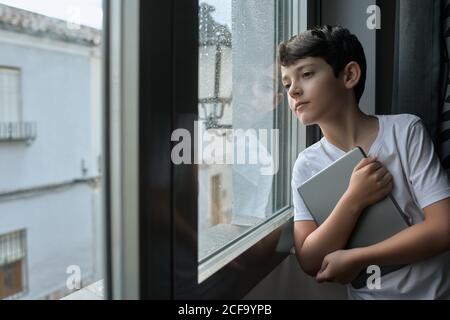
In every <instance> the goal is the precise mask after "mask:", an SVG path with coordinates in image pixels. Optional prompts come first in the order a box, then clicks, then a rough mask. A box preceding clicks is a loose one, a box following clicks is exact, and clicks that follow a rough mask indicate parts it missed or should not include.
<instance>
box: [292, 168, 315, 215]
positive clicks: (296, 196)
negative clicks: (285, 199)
mask: <svg viewBox="0 0 450 320" xmlns="http://www.w3.org/2000/svg"><path fill="white" fill-rule="evenodd" d="M303 176H304V174H302V170H301V160H300V159H297V161H296V162H295V165H294V169H293V170H292V181H291V187H292V199H293V203H294V221H303V220H314V218H313V216H312V215H311V213H310V212H309V210H308V208H307V207H306V205H305V203H304V202H303V199H302V197H301V196H300V193H299V192H298V190H297V189H298V188H299V187H300V186H301V184H302V181H306V179H305V177H303Z"/></svg>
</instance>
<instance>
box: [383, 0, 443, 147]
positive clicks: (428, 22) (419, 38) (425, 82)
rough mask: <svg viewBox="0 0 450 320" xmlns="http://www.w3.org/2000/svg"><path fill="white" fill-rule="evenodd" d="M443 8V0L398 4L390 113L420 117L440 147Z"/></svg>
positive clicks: (412, 0)
mask: <svg viewBox="0 0 450 320" xmlns="http://www.w3.org/2000/svg"><path fill="white" fill-rule="evenodd" d="M441 4H442V1H441V0H427V1H424V0H397V1H396V15H395V40H394V63H393V65H394V73H393V79H392V82H393V89H392V106H391V112H390V113H391V114H399V113H411V114H415V115H417V116H419V117H420V118H421V119H422V120H423V122H424V124H425V126H426V127H427V129H428V131H429V133H430V135H431V137H432V139H433V142H434V143H435V146H436V147H439V146H438V144H439V143H438V138H439V128H440V124H439V120H440V113H441V107H442V101H443V98H442V97H443V94H442V89H441V87H442V85H441V83H442V72H443V50H442V47H443V46H442V31H441V30H442V28H441V25H442V22H441V12H442V10H441ZM437 149H439V148H437Z"/></svg>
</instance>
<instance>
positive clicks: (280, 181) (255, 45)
mask: <svg viewBox="0 0 450 320" xmlns="http://www.w3.org/2000/svg"><path fill="white" fill-rule="evenodd" d="M278 11H279V10H278V8H277V6H276V3H274V1H272V0H207V1H200V2H199V29H200V30H199V110H198V112H199V122H198V123H197V132H198V135H197V141H196V142H197V152H198V159H199V160H200V161H199V166H198V168H199V173H198V175H199V176H198V181H199V184H198V185H199V198H198V208H199V212H198V217H199V219H198V221H199V226H198V229H199V261H200V262H201V261H204V260H205V259H207V258H208V257H211V255H212V254H214V253H215V252H217V251H218V250H220V249H221V248H223V247H224V246H226V245H227V244H230V243H231V242H232V241H233V240H236V239H238V238H239V237H240V236H242V235H243V234H244V233H246V232H247V231H249V230H251V229H252V228H255V227H257V226H259V225H261V224H262V223H264V222H266V221H267V219H269V218H270V217H272V216H273V215H275V214H276V213H277V212H280V210H282V209H284V208H286V207H287V206H288V205H289V192H290V189H289V185H288V181H289V170H288V168H289V166H288V162H287V161H289V159H290V155H289V146H290V140H289V139H290V138H289V137H290V134H289V133H290V123H289V121H290V120H289V119H290V116H289V112H288V109H285V108H281V104H280V101H281V100H280V99H278V97H279V96H280V95H279V94H278V92H281V90H280V88H279V85H278V79H277V71H276V65H275V57H276V46H277V40H276V39H277V38H278V36H279V31H278V29H279V28H278V26H277V24H278V21H279V19H278V14H279V12H278ZM281 138H282V139H283V140H280V139H281ZM279 141H283V146H282V147H281V148H280V145H279Z"/></svg>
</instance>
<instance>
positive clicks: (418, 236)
mask: <svg viewBox="0 0 450 320" xmlns="http://www.w3.org/2000/svg"><path fill="white" fill-rule="evenodd" d="M278 54H279V63H280V65H281V75H282V82H283V85H284V86H285V88H286V90H287V95H288V100H289V106H290V108H291V110H292V112H294V113H295V115H296V116H297V117H298V119H299V120H300V121H301V122H302V123H303V124H304V125H311V124H318V125H319V126H320V128H321V130H322V133H323V135H324V137H323V138H322V139H321V140H320V141H319V142H317V143H315V144H314V145H312V146H310V147H309V148H307V149H306V150H304V151H303V152H301V153H300V155H299V156H298V158H297V161H296V162H295V165H294V169H293V176H292V192H293V199H294V207H295V211H294V212H295V218H294V220H295V228H294V230H295V231H294V234H295V249H296V255H297V259H298V262H299V264H300V266H301V267H302V269H303V270H304V271H305V272H306V273H308V274H309V275H311V276H315V277H316V280H317V281H318V282H323V281H332V282H339V283H345V284H348V283H349V282H351V281H352V280H353V279H354V278H355V277H356V276H357V275H358V273H359V272H360V271H362V270H365V269H366V268H367V267H368V266H370V265H378V266H382V265H398V264H406V265H407V266H405V267H403V268H402V269H400V270H397V271H394V272H391V273H389V274H387V275H385V276H383V277H382V278H381V288H380V289H372V290H371V289H369V288H368V287H367V286H365V287H363V288H361V289H355V288H353V287H352V286H351V285H350V284H349V285H348V286H347V288H348V294H349V298H351V299H376V298H379V299H449V298H450V275H449V272H450V258H449V254H447V251H448V250H449V249H450V182H449V180H448V176H447V174H446V172H445V171H444V170H443V168H442V166H441V164H440V162H439V159H438V158H437V156H436V154H435V153H434V149H433V144H432V142H431V140H430V138H429V136H428V135H427V133H426V131H425V129H424V126H423V124H422V122H421V121H420V119H419V118H418V117H416V116H413V115H408V114H402V115H392V116H369V115H366V114H364V113H363V112H362V111H361V110H360V109H359V106H358V103H359V100H360V98H361V96H362V94H363V92H364V85H365V77H366V60H365V56H364V50H363V48H362V46H361V44H360V42H359V41H358V39H357V38H356V37H355V36H354V35H352V34H351V33H350V32H349V31H348V30H347V29H345V28H343V27H340V26H322V27H316V28H314V29H312V30H308V31H305V32H303V33H301V34H299V35H298V36H295V37H293V38H291V39H290V40H288V41H286V42H284V43H281V44H280V46H279V48H278ZM355 146H361V147H362V148H363V149H364V151H365V152H366V154H368V155H370V157H369V158H367V159H364V160H362V161H361V162H360V163H359V164H358V165H357V166H356V167H355V169H354V171H353V174H352V176H351V179H350V182H349V186H348V188H347V191H346V192H345V194H344V195H343V196H342V198H341V199H340V200H339V202H338V203H337V205H336V207H335V208H334V209H333V211H332V212H331V214H330V216H329V217H328V219H327V220H326V221H325V222H324V223H323V224H322V225H320V226H317V224H316V223H315V222H314V220H313V218H312V216H311V213H310V212H308V209H307V208H306V207H305V205H304V203H303V200H302V199H301V197H300V195H299V193H298V192H297V188H298V187H299V186H300V185H301V184H302V183H303V182H304V181H305V180H306V179H308V178H309V177H311V176H312V175H313V174H314V173H316V172H318V171H319V170H321V169H323V168H324V167H326V166H327V165H329V164H331V163H332V162H334V161H335V160H337V159H338V158H339V157H341V156H342V155H344V154H345V153H346V152H347V151H349V150H351V149H352V148H353V147H355ZM391 192H392V195H393V197H394V198H395V199H396V200H397V202H398V204H399V206H400V207H401V209H402V211H403V212H404V213H405V215H406V216H407V217H408V218H409V221H410V222H411V224H412V226H411V227H409V228H407V229H406V230H404V231H402V232H400V233H398V234H396V235H394V236H393V237H391V238H389V239H387V240H385V241H382V242H380V243H377V244H375V245H372V246H369V247H364V248H356V249H350V250H343V248H344V247H345V244H346V242H347V240H348V238H349V236H350V234H351V232H352V229H353V227H354V226H355V223H356V221H357V219H358V217H359V215H360V214H361V212H362V210H363V209H364V208H366V207H367V206H369V205H371V204H373V203H376V202H378V201H380V200H381V199H383V198H384V197H386V196H387V195H388V194H389V193H391Z"/></svg>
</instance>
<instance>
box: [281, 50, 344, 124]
mask: <svg viewBox="0 0 450 320" xmlns="http://www.w3.org/2000/svg"><path fill="white" fill-rule="evenodd" d="M281 77H282V82H283V86H284V87H285V89H286V91H287V96H288V101H289V107H290V109H291V110H292V112H294V113H295V115H296V116H297V118H298V119H299V120H300V121H301V122H302V123H303V124H304V125H310V124H318V123H320V122H321V121H323V120H325V119H330V117H333V116H335V115H336V112H338V110H339V104H340V102H342V101H345V95H346V93H347V92H348V90H346V88H345V86H344V81H343V80H342V79H343V76H342V75H340V76H339V77H338V78H336V77H335V76H334V72H333V69H332V68H331V66H330V65H329V64H328V63H327V62H326V61H325V60H324V59H322V58H316V57H307V58H304V59H299V60H297V61H296V62H295V63H294V64H293V65H290V66H288V67H284V66H282V67H281Z"/></svg>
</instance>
